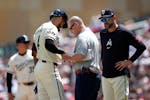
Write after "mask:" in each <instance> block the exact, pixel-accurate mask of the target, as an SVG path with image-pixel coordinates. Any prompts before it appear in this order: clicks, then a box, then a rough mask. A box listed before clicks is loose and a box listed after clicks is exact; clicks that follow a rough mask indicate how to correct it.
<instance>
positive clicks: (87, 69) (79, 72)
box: [75, 67, 91, 75]
mask: <svg viewBox="0 0 150 100" xmlns="http://www.w3.org/2000/svg"><path fill="white" fill-rule="evenodd" d="M90 72H91V71H90V69H89V68H85V67H83V68H82V69H78V70H76V71H75V73H76V75H79V74H81V73H86V74H89V73H90Z"/></svg>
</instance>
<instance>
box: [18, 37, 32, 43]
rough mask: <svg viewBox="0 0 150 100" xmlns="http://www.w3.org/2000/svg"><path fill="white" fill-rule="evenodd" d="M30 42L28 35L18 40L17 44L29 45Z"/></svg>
mask: <svg viewBox="0 0 150 100" xmlns="http://www.w3.org/2000/svg"><path fill="white" fill-rule="evenodd" d="M29 42H30V40H29V38H28V36H27V35H21V36H19V37H17V38H16V43H29Z"/></svg>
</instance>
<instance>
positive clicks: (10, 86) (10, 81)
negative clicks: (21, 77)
mask: <svg viewBox="0 0 150 100" xmlns="http://www.w3.org/2000/svg"><path fill="white" fill-rule="evenodd" d="M6 84H7V89H8V90H7V91H8V98H9V100H13V98H14V97H13V94H12V92H11V88H12V74H11V73H8V72H7V76H6Z"/></svg>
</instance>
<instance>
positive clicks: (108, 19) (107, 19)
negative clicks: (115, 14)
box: [101, 17, 111, 22]
mask: <svg viewBox="0 0 150 100" xmlns="http://www.w3.org/2000/svg"><path fill="white" fill-rule="evenodd" d="M110 18H111V17H106V18H102V19H101V21H102V22H109V21H110Z"/></svg>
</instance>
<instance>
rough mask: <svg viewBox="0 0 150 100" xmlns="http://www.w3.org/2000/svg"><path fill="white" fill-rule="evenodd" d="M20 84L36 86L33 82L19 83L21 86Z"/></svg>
mask: <svg viewBox="0 0 150 100" xmlns="http://www.w3.org/2000/svg"><path fill="white" fill-rule="evenodd" d="M20 84H23V85H27V86H30V85H34V82H33V81H31V82H23V83H19V85H20Z"/></svg>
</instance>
